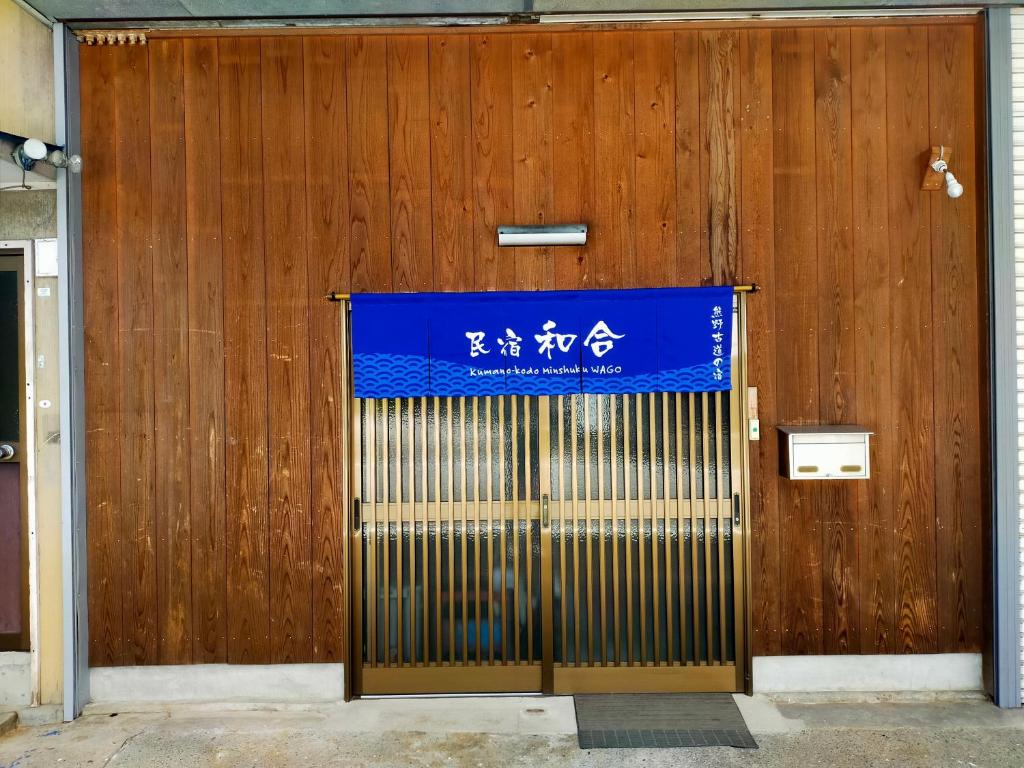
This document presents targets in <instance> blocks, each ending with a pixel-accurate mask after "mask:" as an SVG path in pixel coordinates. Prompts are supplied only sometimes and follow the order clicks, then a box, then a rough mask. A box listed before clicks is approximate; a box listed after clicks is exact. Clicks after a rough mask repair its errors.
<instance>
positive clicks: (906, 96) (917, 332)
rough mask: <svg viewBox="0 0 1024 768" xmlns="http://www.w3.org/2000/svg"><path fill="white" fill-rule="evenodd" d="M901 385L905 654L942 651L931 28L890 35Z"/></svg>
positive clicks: (896, 367) (897, 391)
mask: <svg viewBox="0 0 1024 768" xmlns="http://www.w3.org/2000/svg"><path fill="white" fill-rule="evenodd" d="M886 101H887V104H888V111H887V118H888V137H887V139H888V144H889V170H890V180H889V189H890V190H891V194H890V196H889V224H890V229H889V234H890V255H891V258H892V273H891V278H892V283H891V285H892V288H891V293H890V296H891V301H892V381H893V397H894V401H895V413H894V414H893V416H894V417H895V418H894V422H895V429H896V445H895V452H896V455H895V460H896V467H897V471H898V473H899V476H898V478H897V480H896V482H897V485H896V487H895V488H894V492H895V504H896V509H895V518H896V541H895V545H896V557H897V562H896V568H897V573H896V579H897V583H896V612H897V616H896V619H897V627H896V632H897V637H896V643H895V647H894V650H896V651H897V652H914V653H930V652H933V651H935V650H936V647H937V645H936V631H935V627H936V624H935V618H936V614H935V589H936V587H935V462H934V455H933V447H934V438H933V436H932V434H931V430H932V427H933V411H934V396H933V378H932V370H933V368H932V366H933V353H932V342H933V329H932V306H931V304H932V301H931V293H932V278H931V269H932V264H931V252H930V242H929V238H930V227H931V216H930V214H929V210H928V205H929V202H930V200H929V197H928V195H929V193H927V192H922V191H921V173H922V169H923V168H924V164H925V163H926V162H927V160H928V157H927V156H928V154H929V138H930V136H929V131H928V30H927V28H918V27H902V28H890V29H889V30H887V32H886Z"/></svg>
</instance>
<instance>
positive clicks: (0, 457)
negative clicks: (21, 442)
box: [0, 443, 17, 461]
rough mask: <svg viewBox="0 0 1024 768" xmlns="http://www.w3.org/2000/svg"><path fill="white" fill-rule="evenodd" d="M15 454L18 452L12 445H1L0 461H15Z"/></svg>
mask: <svg viewBox="0 0 1024 768" xmlns="http://www.w3.org/2000/svg"><path fill="white" fill-rule="evenodd" d="M15 453H17V451H15V450H14V446H13V445H11V444H10V443H2V444H0V461H8V460H10V459H13V458H14V454H15Z"/></svg>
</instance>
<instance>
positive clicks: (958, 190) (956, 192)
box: [946, 171, 964, 200]
mask: <svg viewBox="0 0 1024 768" xmlns="http://www.w3.org/2000/svg"><path fill="white" fill-rule="evenodd" d="M963 193H964V185H963V184H961V183H960V182H959V181H957V180H956V176H954V175H953V174H952V172H951V171H946V194H947V195H949V196H950V197H951V198H953V199H954V200H956V199H957V198H958V197H960V195H962V194H963Z"/></svg>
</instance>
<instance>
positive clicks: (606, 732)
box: [573, 693, 757, 749]
mask: <svg viewBox="0 0 1024 768" xmlns="http://www.w3.org/2000/svg"><path fill="white" fill-rule="evenodd" d="M573 698H574V700H575V702H576V729H577V733H578V736H579V744H580V749H649V748H669V747H742V748H744V749H757V742H756V741H754V737H753V736H751V735H750V731H749V730H747V724H746V723H745V722H743V715H741V714H740V710H739V707H737V706H736V702H735V701H733V698H732V695H731V694H728V693H659V694H600V695H586V696H574V697H573Z"/></svg>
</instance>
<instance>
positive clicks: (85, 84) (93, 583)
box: [81, 47, 127, 667]
mask: <svg viewBox="0 0 1024 768" xmlns="http://www.w3.org/2000/svg"><path fill="white" fill-rule="evenodd" d="M119 53H120V51H119V49H117V48H113V47H103V48H99V47H96V48H93V47H84V48H83V49H82V53H81V82H82V103H83V104H88V105H89V109H86V110H83V112H82V154H83V155H85V156H86V157H90V158H95V160H93V161H91V162H90V165H91V166H92V171H91V173H90V176H89V181H88V183H83V184H82V270H83V275H84V284H83V287H82V292H83V298H84V326H85V328H84V333H83V335H84V347H85V349H84V352H85V401H86V403H87V404H88V408H87V410H86V429H85V449H86V454H87V455H88V456H89V457H91V458H90V460H89V461H88V462H87V464H86V482H85V492H86V507H87V509H88V515H89V530H88V536H87V538H86V543H87V546H88V557H89V567H88V574H89V576H88V579H89V597H88V604H89V664H90V666H97V667H99V666H117V665H123V664H125V663H127V658H126V654H125V644H124V637H125V635H124V622H123V614H122V611H123V604H122V594H123V590H124V587H123V585H122V583H123V579H124V578H125V571H124V568H123V563H124V554H123V546H124V542H123V541H122V537H121V519H122V516H123V515H124V508H123V506H122V500H121V452H120V440H121V398H120V383H121V358H120V345H119V344H118V332H117V329H118V326H119V320H118V315H119V312H120V302H119V301H118V259H117V233H118V231H119V227H118V223H117V215H118V201H117V183H116V181H117V179H116V167H115V156H116V141H117V136H116V133H115V131H113V130H111V121H112V120H113V117H114V104H115V99H116V96H115V93H114V69H115V61H114V59H115V57H116V56H117V55H118V54H119ZM100 456H102V457H103V461H97V460H96V457H100Z"/></svg>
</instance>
